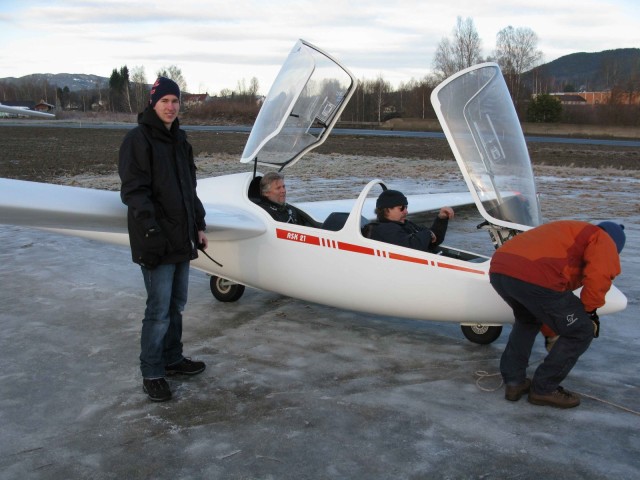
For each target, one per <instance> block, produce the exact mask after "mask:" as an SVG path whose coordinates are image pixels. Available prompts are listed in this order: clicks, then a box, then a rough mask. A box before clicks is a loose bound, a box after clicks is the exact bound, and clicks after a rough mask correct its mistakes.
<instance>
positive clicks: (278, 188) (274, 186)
mask: <svg viewBox="0 0 640 480" xmlns="http://www.w3.org/2000/svg"><path fill="white" fill-rule="evenodd" d="M264 196H265V197H267V198H268V199H269V200H271V201H272V202H274V203H279V204H280V205H282V204H284V202H285V201H286V200H287V188H286V187H285V186H284V180H274V181H273V182H271V186H270V187H269V191H267V192H264Z"/></svg>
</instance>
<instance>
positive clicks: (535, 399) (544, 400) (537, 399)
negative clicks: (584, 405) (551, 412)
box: [529, 387, 580, 408]
mask: <svg viewBox="0 0 640 480" xmlns="http://www.w3.org/2000/svg"><path fill="white" fill-rule="evenodd" d="M529 403H533V404H534V405H548V406H550V407H556V408H573V407H577V406H578V405H580V397H579V396H578V395H577V394H575V393H573V392H570V391H569V390H565V389H564V388H562V387H558V389H557V390H556V391H555V392H551V393H548V394H546V395H541V394H539V393H535V392H534V391H533V390H531V391H530V392H529Z"/></svg>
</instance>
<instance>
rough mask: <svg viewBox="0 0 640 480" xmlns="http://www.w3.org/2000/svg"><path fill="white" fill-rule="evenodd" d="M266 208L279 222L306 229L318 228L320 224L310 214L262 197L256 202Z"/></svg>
mask: <svg viewBox="0 0 640 480" xmlns="http://www.w3.org/2000/svg"><path fill="white" fill-rule="evenodd" d="M256 203H257V204H258V205H260V206H261V207H262V208H264V209H265V210H266V211H267V212H268V213H269V215H271V216H272V217H273V219H274V220H276V221H277V222H284V223H294V224H296V225H304V226H306V227H317V226H318V224H317V222H315V221H314V220H313V219H312V218H311V217H310V216H309V215H308V214H306V213H305V212H303V211H302V210H300V209H299V208H296V207H294V206H293V205H290V204H288V203H285V204H284V205H281V204H279V203H275V202H272V201H271V200H269V199H268V198H266V197H260V199H259V200H258V201H257V202H256Z"/></svg>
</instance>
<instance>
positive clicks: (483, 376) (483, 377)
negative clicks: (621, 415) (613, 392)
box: [474, 362, 640, 416]
mask: <svg viewBox="0 0 640 480" xmlns="http://www.w3.org/2000/svg"><path fill="white" fill-rule="evenodd" d="M538 363H539V362H538ZM474 375H475V376H476V377H478V378H477V379H476V387H478V388H479V389H480V390H482V391H483V392H495V391H497V390H500V389H501V388H502V386H503V385H504V381H503V380H502V375H501V374H500V372H497V373H489V372H487V371H485V370H476V372H475V373H474ZM491 377H500V384H499V385H498V386H497V387H494V388H487V387H483V386H482V385H480V383H482V382H483V381H484V380H486V379H487V378H491ZM575 393H577V394H578V395H580V396H583V397H585V398H590V399H591V400H595V401H596V402H600V403H604V404H605V405H609V406H611V407H614V408H617V409H619V410H622V411H624V412H627V413H632V414H633V415H638V416H640V412H638V411H636V410H632V409H631V408H627V407H625V406H622V405H618V404H617V403H613V402H610V401H608V400H604V399H602V398H598V397H595V396H593V395H589V394H587V393H582V392H575Z"/></svg>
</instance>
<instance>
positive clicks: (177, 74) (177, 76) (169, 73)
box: [158, 65, 187, 92]
mask: <svg viewBox="0 0 640 480" xmlns="http://www.w3.org/2000/svg"><path fill="white" fill-rule="evenodd" d="M158 76H159V77H167V78H170V79H171V80H173V81H174V82H176V83H177V84H178V87H180V91H181V92H186V91H187V82H186V80H185V79H184V77H183V76H182V70H180V69H179V68H178V67H176V66H175V65H171V66H169V67H162V68H161V69H160V70H158Z"/></svg>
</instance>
